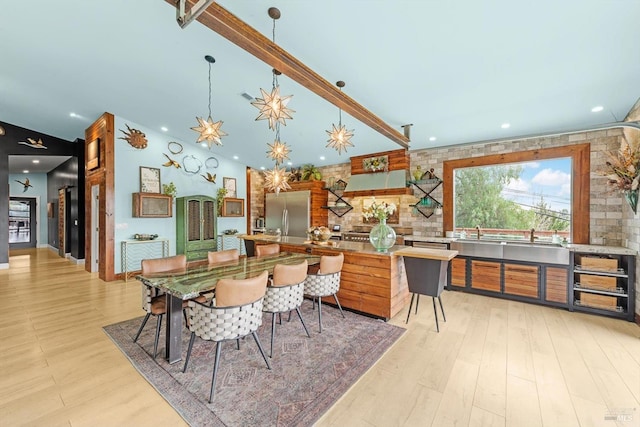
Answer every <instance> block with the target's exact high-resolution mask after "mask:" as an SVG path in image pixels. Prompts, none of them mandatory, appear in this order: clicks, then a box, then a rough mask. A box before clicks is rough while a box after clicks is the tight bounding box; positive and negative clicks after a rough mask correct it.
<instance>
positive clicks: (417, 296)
mask: <svg viewBox="0 0 640 427" xmlns="http://www.w3.org/2000/svg"><path fill="white" fill-rule="evenodd" d="M418 304H420V294H416V313H415V314H418Z"/></svg>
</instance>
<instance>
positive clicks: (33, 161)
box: [31, 159, 40, 164]
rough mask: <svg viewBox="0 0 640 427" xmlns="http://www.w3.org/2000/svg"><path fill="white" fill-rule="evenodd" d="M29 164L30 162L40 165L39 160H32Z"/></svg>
mask: <svg viewBox="0 0 640 427" xmlns="http://www.w3.org/2000/svg"><path fill="white" fill-rule="evenodd" d="M31 162H32V163H36V164H37V163H40V160H38V159H34V160H31Z"/></svg>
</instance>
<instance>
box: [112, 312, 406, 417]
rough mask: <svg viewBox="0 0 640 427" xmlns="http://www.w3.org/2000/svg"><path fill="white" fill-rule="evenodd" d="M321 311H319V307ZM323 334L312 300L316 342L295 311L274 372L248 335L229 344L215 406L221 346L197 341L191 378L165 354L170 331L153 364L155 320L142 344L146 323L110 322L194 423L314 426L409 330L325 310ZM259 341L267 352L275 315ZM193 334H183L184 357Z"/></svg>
mask: <svg viewBox="0 0 640 427" xmlns="http://www.w3.org/2000/svg"><path fill="white" fill-rule="evenodd" d="M316 308H317V307H316ZM322 308H323V310H322V323H323V328H322V334H320V333H318V313H317V310H313V309H312V306H311V301H308V300H305V301H304V303H303V304H302V310H301V311H302V316H303V318H304V319H305V323H306V325H307V328H308V329H309V333H310V334H311V338H308V337H307V336H306V334H305V333H304V329H303V328H302V325H301V324H300V320H299V319H298V317H297V316H296V315H295V313H293V316H291V321H290V322H288V321H287V319H288V315H284V316H282V324H281V325H280V324H277V325H276V338H275V343H274V350H273V358H272V359H270V363H271V367H272V369H271V370H268V369H267V366H266V364H265V363H264V360H263V359H262V357H261V356H260V352H259V351H258V347H257V346H256V344H255V341H254V340H253V338H252V337H251V336H250V335H249V336H248V337H246V338H245V339H244V340H241V345H240V350H239V351H238V350H237V349H236V344H235V341H231V342H225V343H224V344H223V347H222V354H221V361H220V365H219V369H218V377H217V379H216V393H215V395H214V399H213V403H211V404H209V403H208V401H207V400H208V398H209V389H210V387H211V376H212V373H213V360H214V356H215V346H216V344H215V343H214V342H205V341H202V340H200V339H199V338H196V341H195V343H194V346H193V351H192V353H191V360H190V361H189V367H188V368H187V372H186V373H184V374H183V373H182V368H183V365H184V361H182V362H178V363H175V364H173V365H170V364H168V363H167V362H166V361H165V360H164V358H163V357H162V355H164V344H163V341H164V327H163V330H162V332H161V340H160V341H161V343H160V344H159V345H158V347H159V352H158V358H157V359H156V360H155V361H154V360H153V359H152V358H151V356H150V353H151V352H152V351H153V334H154V330H155V318H151V319H149V322H147V325H146V326H145V329H144V331H143V332H142V335H141V336H140V338H139V339H138V342H137V343H135V344H134V343H133V337H134V336H135V333H136V332H137V329H138V328H139V327H140V323H141V322H142V318H139V319H132V320H128V321H125V322H121V323H117V324H114V325H109V326H106V327H105V328H104V330H105V332H106V333H107V335H109V337H110V338H111V339H112V340H113V341H114V342H115V343H116V345H117V346H118V347H119V348H120V349H121V350H122V352H123V353H124V354H125V355H126V356H127V357H128V358H129V360H131V363H132V364H133V366H135V367H136V369H138V371H139V372H140V373H141V374H142V375H143V376H144V377H145V378H146V379H147V381H149V383H150V384H151V385H153V386H154V387H155V388H156V390H158V392H160V394H161V395H162V396H163V397H164V398H165V399H166V400H167V401H168V402H169V404H171V405H172V406H173V407H174V408H175V409H176V411H177V412H178V413H179V414H180V415H181V416H182V417H183V418H184V419H185V420H186V421H187V423H189V424H190V425H193V426H258V425H260V426H265V425H271V426H308V425H312V424H313V423H314V422H315V421H317V420H318V419H319V418H320V417H321V416H322V414H323V413H325V412H326V411H327V409H329V408H330V407H331V405H333V404H334V403H335V402H336V401H337V400H338V399H339V398H340V396H342V395H343V394H344V393H345V392H346V391H347V390H348V389H349V387H351V385H352V384H354V383H355V382H356V381H357V380H358V378H360V376H361V375H362V374H364V372H366V371H367V369H369V368H370V367H371V366H372V365H373V364H374V363H375V362H376V361H377V360H378V359H379V358H380V356H382V354H383V353H384V352H385V351H386V350H387V349H388V348H389V347H391V345H392V344H393V343H394V342H395V341H396V340H397V339H398V338H399V337H400V336H401V335H402V333H403V332H404V329H403V328H400V327H397V326H393V325H390V324H388V323H385V322H383V321H381V320H376V319H372V318H369V317H365V316H361V315H358V314H355V313H352V312H349V311H345V316H346V319H343V318H342V316H340V312H339V311H338V309H337V308H333V307H331V306H328V305H325V304H323V305H322ZM258 336H259V338H260V341H261V343H262V347H263V348H264V350H265V352H266V353H267V355H268V354H269V343H270V339H271V315H267V314H265V315H264V318H263V325H262V326H261V328H260V329H259V330H258ZM188 343H189V332H188V331H187V330H186V329H185V330H184V332H183V335H182V348H183V358H184V356H185V355H186V351H187V347H188Z"/></svg>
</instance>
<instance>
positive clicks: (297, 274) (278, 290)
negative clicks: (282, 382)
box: [262, 260, 311, 357]
mask: <svg viewBox="0 0 640 427" xmlns="http://www.w3.org/2000/svg"><path fill="white" fill-rule="evenodd" d="M307 268H308V263H307V260H304V261H303V262H301V263H300V264H296V265H284V264H277V265H276V266H275V267H274V269H273V279H272V280H271V284H270V285H269V286H267V293H266V294H265V296H264V304H263V306H262V311H264V312H265V313H271V349H270V352H269V357H273V340H274V336H275V334H276V314H281V313H286V312H291V311H292V310H295V311H296V313H298V317H299V318H300V322H301V323H302V327H303V328H304V331H305V332H306V333H307V336H308V337H311V335H309V331H308V330H307V325H305V324H304V320H303V319H302V314H301V313H300V305H302V300H303V299H304V281H305V279H306V278H307Z"/></svg>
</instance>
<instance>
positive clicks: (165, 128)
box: [160, 126, 169, 132]
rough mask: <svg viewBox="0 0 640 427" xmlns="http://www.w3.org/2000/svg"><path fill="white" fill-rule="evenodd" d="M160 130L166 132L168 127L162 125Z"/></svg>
mask: <svg viewBox="0 0 640 427" xmlns="http://www.w3.org/2000/svg"><path fill="white" fill-rule="evenodd" d="M160 130H161V131H162V132H166V131H168V130H169V129H167V127H166V126H162V127H161V128H160Z"/></svg>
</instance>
